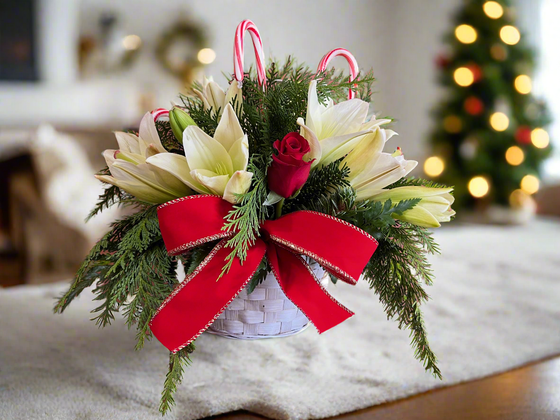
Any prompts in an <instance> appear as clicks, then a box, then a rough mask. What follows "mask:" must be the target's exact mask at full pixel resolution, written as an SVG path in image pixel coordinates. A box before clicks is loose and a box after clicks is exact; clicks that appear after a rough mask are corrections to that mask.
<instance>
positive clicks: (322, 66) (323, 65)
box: [317, 48, 360, 99]
mask: <svg viewBox="0 0 560 420" xmlns="http://www.w3.org/2000/svg"><path fill="white" fill-rule="evenodd" d="M338 56H342V57H344V58H345V59H346V61H348V66H350V82H352V81H353V80H355V79H356V77H358V73H359V72H360V69H359V67H358V62H357V61H356V59H355V58H354V56H353V55H352V53H351V52H350V51H348V50H346V49H344V48H335V49H334V50H332V51H331V52H330V53H328V54H326V55H325V56H324V57H323V59H322V60H321V62H320V63H319V67H317V72H321V71H325V70H326V69H327V65H328V64H329V61H331V60H332V59H333V58H335V57H338ZM355 96H356V94H355V93H354V91H353V90H352V88H350V90H349V92H348V99H354V97H355Z"/></svg>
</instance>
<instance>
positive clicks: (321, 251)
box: [263, 210, 377, 284]
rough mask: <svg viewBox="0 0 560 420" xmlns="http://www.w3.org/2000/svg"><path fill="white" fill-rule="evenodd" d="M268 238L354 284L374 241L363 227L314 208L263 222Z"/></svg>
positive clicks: (373, 246)
mask: <svg viewBox="0 0 560 420" xmlns="http://www.w3.org/2000/svg"><path fill="white" fill-rule="evenodd" d="M263 230H264V231H266V232H267V234H268V235H269V237H270V239H271V240H272V241H274V242H277V243H278V244H280V245H282V246H284V247H286V248H289V249H291V250H292V251H293V252H295V253H297V254H303V255H306V256H308V257H310V258H312V259H314V260H315V261H317V262H318V263H319V264H321V265H322V266H323V267H324V268H325V269H326V270H327V271H329V272H330V273H331V274H332V275H334V276H336V277H337V278H339V279H341V280H342V281H344V282H346V283H349V284H356V283H357V282H358V279H359V278H360V275H361V274H362V271H363V269H364V266H365V264H366V263H367V262H368V261H369V259H370V257H371V255H372V254H373V253H374V252H375V249H376V248H377V241H376V240H375V239H374V238H373V237H372V236H370V235H368V234H367V233H366V232H364V231H363V230H361V229H359V228H357V227H356V226H354V225H351V224H350V223H347V222H344V221H342V220H340V219H337V218H335V217H332V216H329V215H326V214H323V213H317V212H314V211H307V210H305V211H296V212H294V213H289V214H287V215H285V216H283V217H281V218H280V219H277V220H267V221H266V222H265V223H264V225H263Z"/></svg>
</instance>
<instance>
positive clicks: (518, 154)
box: [506, 146, 525, 166]
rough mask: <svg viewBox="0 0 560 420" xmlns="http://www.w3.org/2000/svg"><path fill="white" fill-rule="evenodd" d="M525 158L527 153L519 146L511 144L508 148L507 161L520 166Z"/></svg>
mask: <svg viewBox="0 0 560 420" xmlns="http://www.w3.org/2000/svg"><path fill="white" fill-rule="evenodd" d="M524 160H525V153H523V150H521V148H520V147H518V146H511V147H510V148H509V149H507V150H506V161H507V163H509V164H510V165H512V166H518V165H521V164H522V163H523V161H524Z"/></svg>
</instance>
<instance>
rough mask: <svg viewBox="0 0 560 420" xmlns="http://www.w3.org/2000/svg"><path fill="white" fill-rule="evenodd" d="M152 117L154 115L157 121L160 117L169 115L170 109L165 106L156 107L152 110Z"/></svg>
mask: <svg viewBox="0 0 560 420" xmlns="http://www.w3.org/2000/svg"><path fill="white" fill-rule="evenodd" d="M152 117H154V121H157V120H158V119H160V118H165V117H169V111H168V110H167V109H165V108H156V109H154V110H153V111H152Z"/></svg>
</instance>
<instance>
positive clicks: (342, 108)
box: [316, 99, 369, 140]
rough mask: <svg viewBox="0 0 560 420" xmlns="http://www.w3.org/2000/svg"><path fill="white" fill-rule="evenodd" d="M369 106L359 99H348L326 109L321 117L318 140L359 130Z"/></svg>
mask: <svg viewBox="0 0 560 420" xmlns="http://www.w3.org/2000/svg"><path fill="white" fill-rule="evenodd" d="M368 110H369V104H368V103H367V102H364V101H362V100H361V99H350V100H348V101H344V102H340V103H338V104H336V105H335V106H333V107H331V108H328V109H327V110H325V112H323V115H322V116H321V119H322V127H321V132H320V133H317V132H316V134H317V137H318V138H319V140H322V139H326V138H328V137H335V136H340V135H343V134H348V133H353V132H355V131H358V130H360V128H361V126H362V124H363V123H364V121H365V120H366V117H367V114H368Z"/></svg>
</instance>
